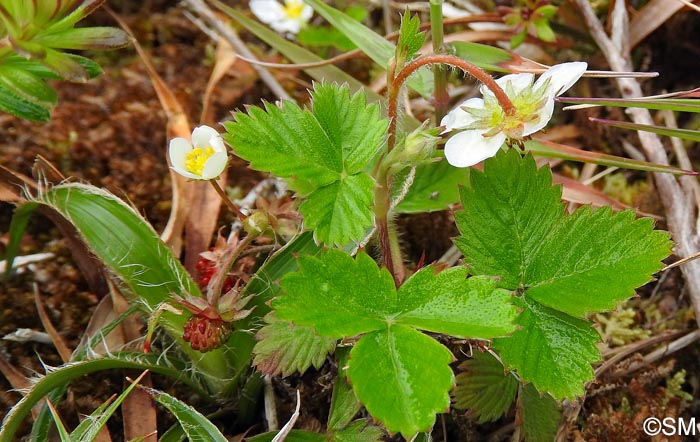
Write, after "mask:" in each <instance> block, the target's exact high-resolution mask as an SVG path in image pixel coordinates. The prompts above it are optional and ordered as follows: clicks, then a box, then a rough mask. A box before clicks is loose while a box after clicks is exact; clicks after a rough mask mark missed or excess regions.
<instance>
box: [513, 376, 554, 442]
mask: <svg viewBox="0 0 700 442" xmlns="http://www.w3.org/2000/svg"><path fill="white" fill-rule="evenodd" d="M518 415H519V416H520V419H518V420H519V421H520V422H521V429H522V434H523V436H525V441H526V442H551V441H552V440H554V437H555V436H556V434H557V430H558V429H559V421H561V412H560V411H559V404H557V402H556V401H555V400H554V399H552V397H551V396H550V395H548V394H544V395H540V393H539V392H538V391H537V389H535V387H533V386H532V384H527V385H523V386H522V388H521V389H520V394H519V396H518ZM516 421H517V420H516Z"/></svg>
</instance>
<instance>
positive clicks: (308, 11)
mask: <svg viewBox="0 0 700 442" xmlns="http://www.w3.org/2000/svg"><path fill="white" fill-rule="evenodd" d="M313 15H314V8H312V7H311V6H309V5H307V4H304V9H302V10H301V16H300V17H299V18H301V20H302V21H303V22H304V23H308V22H309V20H311V16H313Z"/></svg>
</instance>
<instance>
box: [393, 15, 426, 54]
mask: <svg viewBox="0 0 700 442" xmlns="http://www.w3.org/2000/svg"><path fill="white" fill-rule="evenodd" d="M423 43H425V33H423V32H420V18H418V16H417V15H414V16H411V14H410V13H409V12H406V13H405V14H403V15H402V16H401V29H400V30H399V42H398V44H397V45H396V52H397V56H398V57H400V58H402V59H403V60H406V61H408V60H410V59H411V58H413V56H414V55H415V54H416V53H417V52H418V51H419V50H420V48H421V47H423ZM398 57H397V58H398Z"/></svg>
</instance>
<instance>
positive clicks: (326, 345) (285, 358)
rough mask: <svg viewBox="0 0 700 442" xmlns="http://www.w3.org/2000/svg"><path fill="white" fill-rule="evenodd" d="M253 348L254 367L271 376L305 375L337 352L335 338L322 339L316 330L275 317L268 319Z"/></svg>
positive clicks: (319, 366) (270, 316)
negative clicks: (334, 351)
mask: <svg viewBox="0 0 700 442" xmlns="http://www.w3.org/2000/svg"><path fill="white" fill-rule="evenodd" d="M265 321H266V322H267V325H265V326H264V327H263V328H261V329H260V331H259V332H258V335H257V338H258V342H257V343H256V344H255V347H254V348H253V353H254V354H255V357H254V358H253V365H254V366H256V367H257V368H258V370H260V371H261V372H263V373H265V374H269V375H273V376H276V375H280V374H281V375H282V376H288V375H290V374H292V373H295V372H296V373H300V374H303V373H304V372H305V371H306V370H307V369H308V368H309V367H310V366H311V365H313V366H314V367H316V368H321V365H323V363H324V362H325V361H326V356H328V354H329V353H332V352H333V350H334V349H335V339H333V338H327V337H324V336H319V335H317V334H316V331H315V330H314V329H313V327H308V326H301V325H297V326H295V325H293V324H290V323H289V322H287V321H281V320H279V319H277V318H275V317H274V315H271V314H269V315H267V316H266V317H265Z"/></svg>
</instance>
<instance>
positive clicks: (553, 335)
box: [493, 301, 600, 399]
mask: <svg viewBox="0 0 700 442" xmlns="http://www.w3.org/2000/svg"><path fill="white" fill-rule="evenodd" d="M521 306H522V307H523V309H524V310H523V312H522V313H521V314H520V318H519V319H518V325H519V326H520V327H521V329H520V330H518V331H516V332H515V333H513V334H512V335H511V336H510V337H507V338H497V339H494V341H493V347H494V349H496V351H498V354H499V355H500V356H501V359H502V360H503V363H504V364H505V366H506V368H508V369H509V370H513V369H514V370H517V372H518V376H519V377H520V380H521V381H522V382H532V383H533V384H534V386H535V387H537V389H538V390H539V391H543V392H545V391H546V392H549V393H551V394H552V396H554V397H555V398H557V399H563V398H573V397H576V396H581V395H582V394H583V392H584V384H585V383H586V382H589V381H592V380H593V379H594V377H595V376H594V374H593V369H592V368H591V364H592V363H594V362H597V361H598V360H600V354H599V353H598V349H597V348H596V346H595V344H596V343H597V342H599V341H600V336H599V335H598V332H596V331H595V330H594V329H593V328H592V327H591V323H590V322H588V321H584V320H582V319H577V318H573V317H571V316H569V315H567V314H565V313H561V312H558V311H556V310H552V309H550V308H547V307H545V306H543V305H540V304H538V303H536V302H534V301H527V302H523V303H521Z"/></svg>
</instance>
